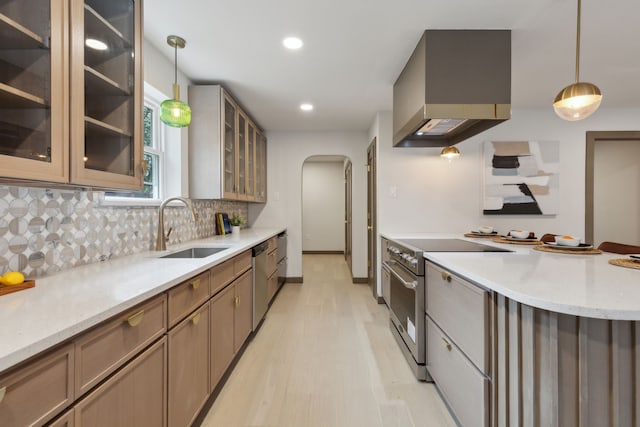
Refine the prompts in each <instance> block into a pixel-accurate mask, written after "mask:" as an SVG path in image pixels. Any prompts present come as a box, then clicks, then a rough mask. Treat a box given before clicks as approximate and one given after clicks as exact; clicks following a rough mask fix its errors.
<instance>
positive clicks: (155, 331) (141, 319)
mask: <svg viewBox="0 0 640 427" xmlns="http://www.w3.org/2000/svg"><path fill="white" fill-rule="evenodd" d="M166 321H167V303H166V298H165V295H164V294H162V295H159V296H157V297H155V298H153V299H151V300H149V301H147V302H145V303H143V304H141V305H139V306H137V307H135V308H133V309H131V310H127V311H126V312H125V313H123V314H121V315H119V316H116V317H115V318H114V319H112V320H110V321H107V322H105V323H104V324H102V325H100V326H97V327H96V328H94V329H92V330H90V331H89V332H87V333H85V334H82V335H81V336H80V337H78V338H76V340H75V371H76V374H75V383H76V396H80V395H81V394H83V393H85V392H86V391H88V390H89V389H90V388H92V387H94V386H95V385H96V384H98V382H100V381H102V380H103V379H104V378H106V377H107V376H108V375H109V374H111V373H112V372H114V371H115V370H116V369H118V368H119V367H120V366H122V365H123V364H124V363H126V362H127V361H128V360H129V359H131V357H132V356H133V355H135V354H136V353H138V352H140V350H142V349H143V348H145V347H146V346H148V345H149V344H151V343H152V342H153V341H155V340H156V339H157V338H159V337H161V336H162V335H163V334H164V333H165V332H166V330H167V328H166Z"/></svg>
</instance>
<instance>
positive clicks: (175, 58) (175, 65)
mask: <svg viewBox="0 0 640 427" xmlns="http://www.w3.org/2000/svg"><path fill="white" fill-rule="evenodd" d="M579 2H580V0H578V4H579ZM579 19H580V18H578V20H579ZM578 28H580V24H578ZM579 31H580V30H578V32H579ZM173 52H174V56H173V71H174V74H173V83H174V84H178V42H177V41H176V42H175V44H174V46H173Z"/></svg>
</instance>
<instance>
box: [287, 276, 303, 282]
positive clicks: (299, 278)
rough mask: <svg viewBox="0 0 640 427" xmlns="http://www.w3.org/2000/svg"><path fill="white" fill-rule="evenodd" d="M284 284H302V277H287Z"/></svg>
mask: <svg viewBox="0 0 640 427" xmlns="http://www.w3.org/2000/svg"><path fill="white" fill-rule="evenodd" d="M284 283H302V277H287V279H286V280H285V281H284Z"/></svg>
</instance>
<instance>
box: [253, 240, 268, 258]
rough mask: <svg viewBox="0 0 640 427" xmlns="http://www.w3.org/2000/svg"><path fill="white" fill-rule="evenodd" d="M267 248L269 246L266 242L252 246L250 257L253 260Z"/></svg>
mask: <svg viewBox="0 0 640 427" xmlns="http://www.w3.org/2000/svg"><path fill="white" fill-rule="evenodd" d="M268 247H269V244H268V243H267V242H262V243H260V244H259V245H256V246H254V247H253V248H251V256H253V257H254V258H255V257H257V256H258V255H260V254H261V253H263V252H266V251H267V248H268Z"/></svg>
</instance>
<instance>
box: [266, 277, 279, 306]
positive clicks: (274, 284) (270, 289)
mask: <svg viewBox="0 0 640 427" xmlns="http://www.w3.org/2000/svg"><path fill="white" fill-rule="evenodd" d="M277 290H278V273H277V272H275V273H273V274H272V275H271V276H269V279H268V280H267V298H268V299H267V301H269V302H271V300H272V299H273V297H274V295H275V294H276V291H277Z"/></svg>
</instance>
